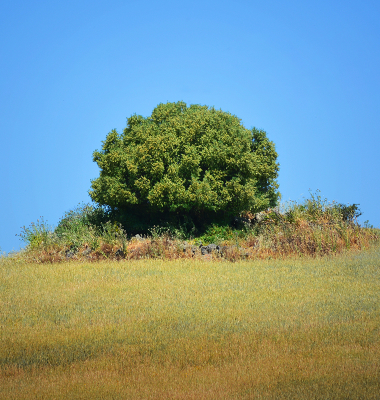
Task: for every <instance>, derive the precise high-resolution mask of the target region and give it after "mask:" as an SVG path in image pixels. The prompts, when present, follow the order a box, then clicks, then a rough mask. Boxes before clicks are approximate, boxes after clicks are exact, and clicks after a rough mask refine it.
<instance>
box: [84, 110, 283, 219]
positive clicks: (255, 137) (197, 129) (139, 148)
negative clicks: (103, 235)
mask: <svg viewBox="0 0 380 400" xmlns="http://www.w3.org/2000/svg"><path fill="white" fill-rule="evenodd" d="M276 159H277V153H276V151H275V147H274V144H273V143H272V142H271V141H269V140H268V138H267V136H266V133H265V132H264V131H262V130H257V129H255V128H253V129H252V130H248V129H246V128H245V127H244V126H243V125H242V124H241V121H240V120H239V119H238V118H237V117H236V116H234V115H231V114H230V113H227V112H223V111H221V110H215V109H214V108H209V107H207V106H200V105H190V106H189V107H188V106H187V105H186V103H184V102H177V103H167V104H159V105H158V106H157V107H156V108H155V109H154V110H153V112H152V115H151V116H149V117H147V118H144V117H142V116H140V115H132V116H131V117H130V118H128V123H127V127H126V128H125V129H124V132H123V133H122V134H118V133H117V132H116V130H112V131H111V132H110V133H109V134H108V135H107V138H106V140H105V141H104V142H103V146H102V150H101V151H95V152H94V154H93V160H94V161H95V162H96V163H97V164H98V166H99V168H100V170H101V171H100V176H99V178H97V179H95V180H93V181H92V183H91V187H92V189H91V190H90V191H89V194H90V196H91V198H92V199H93V200H94V201H95V202H97V203H98V204H99V205H103V206H104V205H106V206H109V207H110V209H112V210H118V211H119V212H124V214H125V213H130V214H134V215H139V216H147V215H149V216H152V215H156V216H157V215H161V216H164V215H165V216H167V217H168V216H170V215H171V216H173V215H176V216H182V217H188V218H191V219H192V220H194V221H202V220H204V219H205V218H206V219H207V220H210V216H213V217H214V218H222V217H223V218H226V217H227V218H228V217H231V216H234V215H235V216H236V215H237V214H239V213H240V212H242V211H243V210H245V211H251V212H258V211H261V210H264V209H266V208H268V207H273V206H275V205H276V203H277V201H278V197H279V193H278V191H277V188H278V185H277V182H276V178H277V174H278V167H279V165H278V163H276ZM211 219H212V218H211Z"/></svg>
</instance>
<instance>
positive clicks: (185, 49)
mask: <svg viewBox="0 0 380 400" xmlns="http://www.w3.org/2000/svg"><path fill="white" fill-rule="evenodd" d="M379 17H380V3H379V2H377V1H376V2H375V1H364V2H363V1H331V0H330V1H318V2H316V1H309V2H305V1H294V0H289V1H275V0H274V1H271V0H269V1H265V2H263V1H255V0H251V1H239V0H235V1H221V0H218V1H216V0H202V1H198V0H195V1H192V2H178V1H168V0H163V1H160V2H158V1H144V0H140V1H133V2H132V1H115V0H108V1H91V2H90V1H87V0H83V1H79V2H78V1H71V0H65V1H60V0H58V1H54V2H48V1H41V0H36V1H33V2H30V1H20V0H14V1H12V2H11V1H8V2H6V1H3V2H1V3H0V35H1V38H2V39H1V42H0V46H1V47H0V54H1V57H0V79H1V80H0V85H1V86H0V105H1V107H0V129H1V148H2V156H1V157H0V182H1V196H0V248H1V250H2V251H5V252H9V251H11V250H12V249H14V250H17V249H19V248H20V246H23V243H22V242H21V241H20V240H19V238H18V237H16V236H15V235H16V234H19V233H20V232H21V229H20V227H21V226H23V225H26V226H28V225H29V224H30V223H31V222H36V221H37V219H39V218H40V217H41V216H43V217H44V219H45V220H47V222H48V223H49V224H51V225H53V226H54V225H56V224H57V223H58V221H59V219H60V218H61V217H62V216H63V215H64V213H65V211H68V210H70V209H72V208H73V207H75V206H76V205H77V204H78V203H81V202H89V201H90V198H89V196H88V190H89V189H90V181H91V179H94V178H96V177H97V176H98V175H99V170H98V167H97V165H96V164H95V163H93V161H92V153H93V151H94V150H95V149H99V148H100V147H101V142H102V140H104V139H105V137H106V135H107V133H108V132H109V131H110V130H111V129H113V128H116V129H117V130H118V131H119V132H122V130H123V129H124V127H125V125H126V118H127V117H129V116H131V115H132V114H134V113H137V114H140V115H143V116H148V115H150V113H151V112H152V110H153V109H154V108H155V106H156V105H157V104H159V103H165V102H167V101H179V100H182V101H185V102H186V103H187V104H202V105H208V106H214V107H215V108H217V109H222V110H223V111H228V112H230V113H232V114H235V115H236V116H238V117H239V118H240V119H241V120H242V123H243V125H244V126H245V127H247V128H252V127H253V126H255V127H257V128H260V129H264V130H265V131H266V132H267V134H268V137H269V138H270V139H271V140H272V141H274V143H275V144H276V150H277V152H278V154H279V159H278V161H279V163H280V174H279V179H278V182H279V184H280V192H281V194H282V200H283V201H288V200H297V201H298V200H302V198H303V197H307V196H308V193H309V189H310V190H312V191H313V192H315V191H316V190H317V189H319V190H320V191H321V195H322V197H325V198H327V199H328V200H330V201H333V200H335V201H338V202H341V203H350V204H351V203H359V204H360V208H361V210H362V212H363V216H362V217H361V218H360V221H361V222H363V221H365V220H369V221H370V223H371V224H373V225H374V226H377V227H380V216H379V208H378V203H379V194H380V189H379V181H380V180H379V171H380V168H379V162H378V153H379V149H380V134H379V116H380V79H379V71H380V25H379V23H378V21H379Z"/></svg>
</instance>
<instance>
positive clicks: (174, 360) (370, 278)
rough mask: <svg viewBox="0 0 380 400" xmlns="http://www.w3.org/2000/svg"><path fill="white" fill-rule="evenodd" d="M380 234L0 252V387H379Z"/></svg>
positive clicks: (330, 391) (187, 393) (131, 394)
mask: <svg viewBox="0 0 380 400" xmlns="http://www.w3.org/2000/svg"><path fill="white" fill-rule="evenodd" d="M379 267H380V247H379V245H377V246H374V247H372V248H371V249H370V250H368V251H366V252H349V253H344V254H343V255H341V256H338V257H331V258H330V257H326V258H317V259H311V258H303V259H295V258H293V259H284V260H273V259H272V260H269V259H266V260H254V261H238V262H234V263H230V262H227V261H218V262H215V261H213V260H210V261H207V260H206V261H205V260H199V259H195V260H188V259H179V260H173V261H164V260H140V261H134V260H127V261H121V262H115V261H114V262H110V261H103V262H98V263H83V262H82V263H79V262H68V263H60V264H54V265H51V264H36V263H25V262H23V261H22V260H21V259H17V258H15V259H11V258H5V259H3V260H1V261H0V307H1V310H2V313H1V315H0V335H1V336H0V341H1V343H0V399H253V398H255V399H256V398H257V399H283V398H284V399H294V398H297V399H298V398H300V399H329V398H331V399H340V398H344V399H345V398H347V399H377V398H379V393H380V335H379V333H380V332H379V326H380V290H379V289H380V268H379Z"/></svg>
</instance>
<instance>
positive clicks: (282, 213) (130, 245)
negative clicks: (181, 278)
mask: <svg viewBox="0 0 380 400" xmlns="http://www.w3.org/2000/svg"><path fill="white" fill-rule="evenodd" d="M360 214H361V213H360V210H359V208H358V205H357V204H353V205H342V204H338V203H335V202H332V203H329V202H328V201H327V200H326V199H322V197H321V196H320V194H319V192H317V193H316V194H313V193H311V196H310V198H308V199H305V200H304V202H303V203H297V202H290V203H289V204H286V205H282V206H281V207H277V208H269V209H267V210H265V211H262V212H260V213H256V214H253V213H251V212H242V213H241V214H240V216H239V217H238V218H235V221H234V223H233V224H231V225H226V224H217V223H214V224H211V225H210V226H209V227H208V228H207V229H206V230H205V231H204V232H203V233H202V234H200V235H197V236H192V234H191V233H189V232H187V231H186V229H180V228H181V227H179V228H175V229H174V228H172V227H159V226H157V227H153V228H152V229H151V230H150V231H149V232H148V234H147V235H139V234H138V235H132V234H128V233H127V232H126V231H125V230H124V229H123V227H122V225H121V224H119V223H117V221H112V220H109V219H107V218H109V217H110V215H109V214H108V213H107V211H106V210H104V208H102V207H98V206H94V205H89V204H87V205H80V206H78V207H77V208H76V209H74V210H71V211H69V212H67V213H66V214H65V216H64V217H63V218H62V219H61V221H60V222H59V224H58V226H57V227H56V228H55V229H52V228H51V227H49V226H48V225H47V223H46V222H45V221H44V220H43V219H42V220H41V221H38V223H37V224H31V225H30V226H29V227H27V228H26V227H24V228H23V231H22V233H21V235H20V236H21V238H22V239H23V240H24V241H25V242H26V243H27V247H26V249H25V250H24V252H23V253H22V254H23V257H26V258H28V259H29V260H33V261H36V262H59V261H65V260H73V259H74V260H89V261H97V260H100V259H115V260H121V259H143V258H162V259H173V258H174V259H176V258H192V257H196V258H197V257H203V255H205V254H206V253H207V254H208V257H211V258H223V259H229V260H238V259H255V258H268V257H271V258H281V257H288V256H312V257H314V256H323V255H328V254H337V253H341V252H342V251H344V250H346V249H358V250H360V249H363V248H366V247H368V246H369V245H370V243H371V242H373V241H376V240H378V238H379V230H378V229H374V228H373V227H370V226H368V224H366V225H365V226H360V224H359V223H358V222H357V219H356V218H357V216H359V215H360ZM210 244H213V245H215V246H214V247H213V251H210V252H208V251H203V250H204V248H205V247H207V245H210ZM202 248H203V250H202ZM209 248H211V247H209Z"/></svg>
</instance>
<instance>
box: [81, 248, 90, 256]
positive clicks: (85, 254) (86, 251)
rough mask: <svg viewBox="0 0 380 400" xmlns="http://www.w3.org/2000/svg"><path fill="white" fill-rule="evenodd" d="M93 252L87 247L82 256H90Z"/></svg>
mask: <svg viewBox="0 0 380 400" xmlns="http://www.w3.org/2000/svg"><path fill="white" fill-rule="evenodd" d="M91 252H92V250H91V248H90V247H87V249H85V250H83V252H82V255H84V256H88V255H89V254H91Z"/></svg>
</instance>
